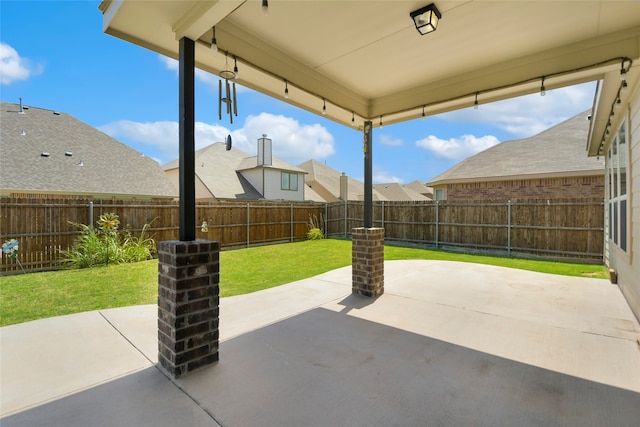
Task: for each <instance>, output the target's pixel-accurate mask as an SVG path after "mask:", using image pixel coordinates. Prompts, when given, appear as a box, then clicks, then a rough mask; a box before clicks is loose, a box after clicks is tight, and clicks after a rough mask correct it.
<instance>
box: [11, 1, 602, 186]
mask: <svg viewBox="0 0 640 427" xmlns="http://www.w3.org/2000/svg"><path fill="white" fill-rule="evenodd" d="M99 4H100V2H99V1H89V0H85V1H73V2H64V1H40V2H35V1H25V0H20V1H11V0H0V42H1V44H0V66H1V67H2V68H0V74H1V75H0V77H1V84H0V99H1V100H2V101H6V102H14V103H18V99H19V98H20V97H21V98H22V99H23V102H24V104H25V105H28V106H33V107H40V108H47V109H51V110H57V111H61V112H64V113H67V114H70V115H72V116H74V117H76V118H78V119H80V120H82V121H84V122H86V123H88V124H90V125H91V126H94V127H96V128H98V129H100V130H102V131H103V132H105V133H107V134H109V135H111V136H113V137H114V138H116V139H118V140H119V141H121V142H123V143H125V144H127V145H129V146H131V147H132V148H134V149H135V150H137V151H140V152H142V153H144V154H145V155H147V156H149V157H152V158H154V159H156V160H158V162H159V163H161V164H164V163H167V162H169V161H171V160H174V159H175V158H177V155H178V122H177V116H178V103H177V101H178V79H177V63H176V62H175V61H173V60H171V59H169V58H166V57H162V56H161V55H158V54H156V53H153V52H151V51H149V50H146V49H143V48H141V47H138V46H136V45H133V44H131V43H128V42H125V41H123V40H120V39H117V38H114V37H112V36H109V35H106V34H104V33H103V32H102V14H101V13H100V12H99V11H98V5H99ZM266 19H268V17H267V18H266ZM240 72H242V70H240ZM594 90H595V83H587V84H583V85H579V86H573V87H568V88H563V89H556V90H552V91H547V94H546V96H544V97H543V96H540V95H539V94H534V95H529V96H525V97H521V98H517V99H512V100H508V101H502V102H496V103H492V104H486V105H480V108H478V109H477V110H474V109H473V108H467V109H464V110H458V111H455V112H450V113H446V114H440V115H437V116H431V117H427V118H426V119H424V120H421V119H418V120H413V121H410V122H405V123H401V124H395V125H389V126H384V127H383V128H382V129H374V136H373V140H374V141H373V144H374V145H373V175H374V182H375V183H381V182H400V183H409V182H411V181H414V180H416V179H417V180H420V181H428V180H429V179H431V178H433V177H435V176H437V175H438V174H440V173H442V172H444V171H445V170H447V169H449V168H450V167H452V166H453V165H455V164H456V163H458V162H460V161H461V160H463V159H464V158H466V157H468V156H470V155H473V154H475V153H477V152H479V151H482V150H484V149H486V148H489V147H491V146H492V145H495V144H497V143H499V142H501V141H507V140H513V139H518V138H525V137H529V136H531V135H534V134H536V133H538V132H540V131H542V130H544V129H547V128H549V127H551V126H553V125H555V124H557V123H560V122H562V121H563V120H566V119H568V118H570V117H572V116H574V115H576V114H578V113H580V112H582V111H585V110H587V109H589V108H591V103H592V100H593V95H594ZM283 101H284V100H281V99H274V98H269V97H267V96H264V95H262V94H260V93H257V92H254V91H252V90H249V89H244V88H239V91H238V114H239V116H238V117H236V118H234V124H233V125H231V124H229V121H228V118H226V117H225V116H223V120H222V121H219V120H218V115H217V78H216V77H215V76H212V75H210V74H206V73H203V72H198V73H197V74H196V146H197V148H201V147H204V146H206V145H209V144H211V143H213V142H218V141H223V140H224V138H225V137H226V135H228V134H231V135H232V137H233V141H234V147H236V148H239V149H241V150H243V151H245V152H247V153H248V154H250V155H255V152H256V140H257V138H258V137H260V136H261V135H262V134H264V133H266V134H267V135H269V137H270V138H272V140H273V150H274V155H275V156H277V157H280V158H282V159H284V160H286V161H288V162H290V163H292V164H294V165H297V164H300V163H302V162H304V161H306V160H309V159H311V158H313V159H315V160H318V161H320V162H323V163H326V164H327V165H328V166H331V167H333V168H335V169H337V170H339V171H341V172H345V173H347V174H348V175H350V176H352V177H354V178H357V179H361V180H362V177H363V176H364V167H363V159H362V151H361V148H362V135H361V133H360V132H358V131H356V130H354V129H352V128H351V127H345V126H342V125H339V124H336V123H334V122H332V121H330V120H327V119H324V118H323V117H322V116H316V115H313V114H311V113H307V112H306V111H304V110H301V109H298V108H296V107H293V106H291V105H288V104H286V103H285V102H283ZM585 143H586V142H585ZM585 155H586V154H585ZM114 161H117V160H116V159H114Z"/></svg>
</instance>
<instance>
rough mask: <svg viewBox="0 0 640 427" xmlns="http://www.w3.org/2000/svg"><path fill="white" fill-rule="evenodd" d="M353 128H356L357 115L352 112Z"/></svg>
mask: <svg viewBox="0 0 640 427" xmlns="http://www.w3.org/2000/svg"><path fill="white" fill-rule="evenodd" d="M351 126H353V127H356V113H354V112H353V111H352V112H351Z"/></svg>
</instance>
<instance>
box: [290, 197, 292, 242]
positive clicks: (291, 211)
mask: <svg viewBox="0 0 640 427" xmlns="http://www.w3.org/2000/svg"><path fill="white" fill-rule="evenodd" d="M290 228H291V239H290V241H291V242H293V203H291V227H290Z"/></svg>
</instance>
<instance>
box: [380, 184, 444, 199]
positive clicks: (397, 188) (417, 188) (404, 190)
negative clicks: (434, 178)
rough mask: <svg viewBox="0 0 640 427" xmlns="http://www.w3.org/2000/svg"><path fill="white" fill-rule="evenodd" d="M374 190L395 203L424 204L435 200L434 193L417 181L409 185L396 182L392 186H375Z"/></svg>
mask: <svg viewBox="0 0 640 427" xmlns="http://www.w3.org/2000/svg"><path fill="white" fill-rule="evenodd" d="M373 189H374V190H376V191H377V192H379V193H380V194H382V195H383V196H385V197H386V198H387V199H389V200H393V201H403V202H411V201H414V202H415V201H421V202H424V201H429V200H433V191H432V190H431V189H430V188H429V187H427V186H426V185H424V184H423V183H421V182H420V181H417V180H416V181H413V182H411V183H409V184H398V183H395V182H393V183H390V184H374V185H373Z"/></svg>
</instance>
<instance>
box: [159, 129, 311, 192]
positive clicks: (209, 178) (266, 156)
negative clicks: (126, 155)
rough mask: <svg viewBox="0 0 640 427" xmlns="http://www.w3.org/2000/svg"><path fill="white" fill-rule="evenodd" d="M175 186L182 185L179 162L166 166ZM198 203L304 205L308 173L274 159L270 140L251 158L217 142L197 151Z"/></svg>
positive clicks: (262, 139) (265, 139)
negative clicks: (230, 201)
mask: <svg viewBox="0 0 640 427" xmlns="http://www.w3.org/2000/svg"><path fill="white" fill-rule="evenodd" d="M163 169H164V170H165V173H166V174H167V176H168V177H169V179H170V180H171V181H172V182H173V183H174V185H175V188H176V191H177V189H178V182H179V162H178V160H174V161H172V162H170V163H167V164H166V165H164V166H163ZM195 171H196V199H197V200H203V201H206V200H287V201H304V200H313V197H316V198H317V195H315V194H314V193H311V194H309V196H310V197H311V199H305V186H304V175H305V173H306V172H305V171H304V170H302V169H300V168H297V167H295V166H293V165H291V164H289V163H287V162H285V161H283V160H280V159H278V158H277V157H274V156H273V155H272V151H271V140H270V139H268V138H266V137H263V138H260V139H258V155H257V156H249V155H248V154H246V153H245V152H243V151H240V150H238V149H236V148H231V149H230V150H227V149H226V144H224V143H222V142H216V143H214V144H211V145H209V146H207V147H205V148H202V149H200V150H198V151H196V156H195Z"/></svg>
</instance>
